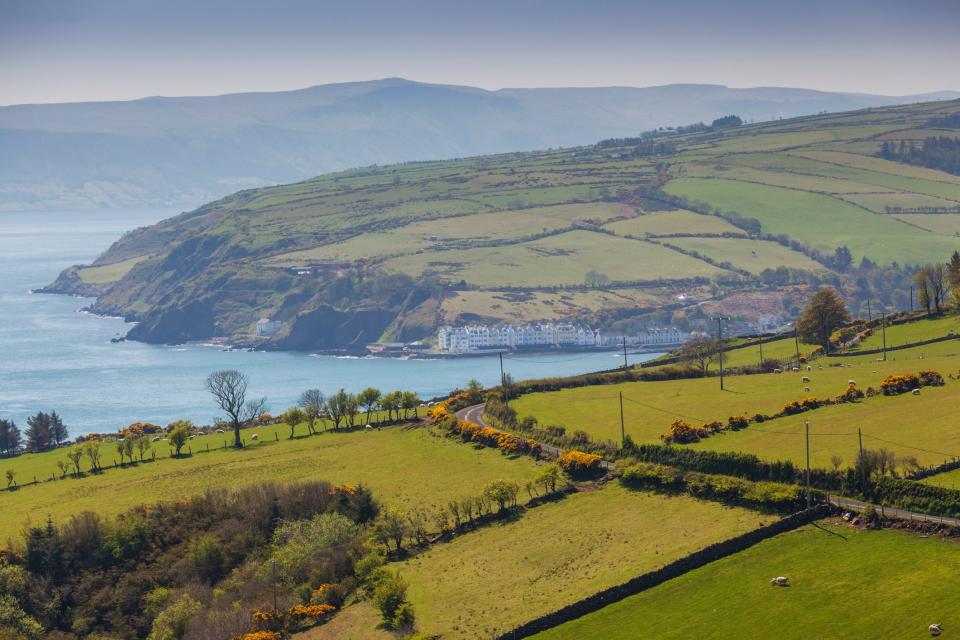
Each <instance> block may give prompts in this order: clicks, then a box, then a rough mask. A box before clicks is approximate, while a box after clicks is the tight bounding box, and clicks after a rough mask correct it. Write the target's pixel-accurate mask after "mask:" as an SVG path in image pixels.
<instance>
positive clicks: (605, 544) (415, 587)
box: [392, 484, 772, 640]
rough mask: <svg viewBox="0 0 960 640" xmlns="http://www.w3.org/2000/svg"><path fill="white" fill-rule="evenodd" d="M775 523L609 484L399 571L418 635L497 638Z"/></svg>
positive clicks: (458, 541)
mask: <svg viewBox="0 0 960 640" xmlns="http://www.w3.org/2000/svg"><path fill="white" fill-rule="evenodd" d="M771 519H772V517H771V516H764V515H761V514H758V513H755V512H752V511H748V510H745V509H740V508H731V507H725V506H722V505H720V504H717V503H712V502H704V501H700V500H695V499H693V498H688V497H683V496H679V497H668V496H663V495H659V494H654V493H644V492H633V491H629V490H627V489H623V488H621V487H619V486H616V485H612V484H611V485H607V486H605V487H604V488H602V489H599V490H595V491H590V492H584V493H577V494H573V495H570V496H568V497H567V498H565V499H563V500H561V501H559V502H556V503H550V504H546V505H543V506H540V507H536V508H534V509H530V510H528V511H527V512H526V513H524V514H523V515H522V516H521V517H519V518H518V519H516V520H514V521H507V522H503V523H500V524H494V525H491V526H488V527H485V528H483V529H479V530H477V531H474V532H471V533H468V534H466V535H463V536H461V537H458V538H454V539H453V540H452V541H451V542H449V543H444V544H438V545H434V546H433V547H431V548H430V549H429V550H427V551H425V552H424V553H422V554H420V555H417V556H415V557H414V558H412V559H410V560H406V561H404V562H401V563H397V564H395V565H392V568H395V569H397V570H398V571H399V572H400V574H401V575H402V576H403V577H404V578H405V579H406V580H407V581H408V582H409V584H410V591H409V598H410V601H411V602H412V603H413V605H414V607H415V608H416V611H417V619H418V626H419V628H420V629H422V630H423V631H425V632H427V633H433V634H440V635H441V636H442V637H443V638H449V639H451V640H453V639H468V638H469V639H473V638H489V637H492V636H493V635H494V634H496V633H497V632H502V631H505V630H506V629H508V628H510V627H511V626H514V625H516V624H519V623H522V622H524V621H526V620H529V619H531V618H533V617H535V616H538V615H542V614H544V613H548V612H550V611H552V610H554V609H557V608H559V607H561V606H563V605H566V604H569V603H570V602H573V601H575V600H578V599H580V598H582V597H584V596H587V595H589V594H591V593H594V592H596V591H599V590H601V589H604V588H607V587H610V586H613V585H615V584H618V583H620V582H623V581H625V580H628V579H629V578H631V577H633V576H635V575H638V574H640V573H643V572H645V571H648V570H650V569H654V568H656V567H659V566H662V565H664V564H666V563H668V562H670V561H672V560H674V559H676V558H679V557H681V556H683V555H686V554H688V553H690V552H692V551H695V550H696V549H699V548H701V547H703V546H704V545H707V544H710V543H713V542H717V541H719V540H723V539H726V538H729V537H732V536H734V535H737V534H739V533H742V532H743V531H746V530H749V529H752V528H755V527H757V526H759V525H761V524H764V523H766V522H769V521H770V520H771Z"/></svg>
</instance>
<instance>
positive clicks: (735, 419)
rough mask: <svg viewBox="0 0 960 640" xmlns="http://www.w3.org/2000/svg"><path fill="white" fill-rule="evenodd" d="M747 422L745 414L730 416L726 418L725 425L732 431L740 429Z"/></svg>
mask: <svg viewBox="0 0 960 640" xmlns="http://www.w3.org/2000/svg"><path fill="white" fill-rule="evenodd" d="M749 423H750V421H749V420H748V419H747V418H746V416H730V418H729V419H728V420H727V427H729V428H730V429H732V430H733V431H739V430H740V429H743V428H744V427H746V426H747V425H748V424H749Z"/></svg>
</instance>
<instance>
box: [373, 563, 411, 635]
mask: <svg viewBox="0 0 960 640" xmlns="http://www.w3.org/2000/svg"><path fill="white" fill-rule="evenodd" d="M406 600H407V583H406V582H404V580H403V578H401V577H400V574H399V573H393V572H389V571H388V572H386V573H385V575H384V576H383V577H382V578H381V579H380V581H379V583H377V586H376V588H375V589H374V590H373V603H374V604H375V605H377V609H379V610H380V615H381V616H383V621H384V622H385V623H386V624H387V626H390V627H392V626H393V620H394V616H396V614H397V610H398V609H400V607H401V605H403V603H404V602H406Z"/></svg>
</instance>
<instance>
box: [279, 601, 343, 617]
mask: <svg viewBox="0 0 960 640" xmlns="http://www.w3.org/2000/svg"><path fill="white" fill-rule="evenodd" d="M336 610H337V608H336V607H334V606H333V605H329V604H295V605H293V606H292V607H291V608H290V611H289V612H288V615H289V616H290V617H292V618H310V619H311V620H323V619H324V618H326V617H327V616H329V615H330V614H331V613H333V612H334V611H336Z"/></svg>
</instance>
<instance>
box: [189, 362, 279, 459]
mask: <svg viewBox="0 0 960 640" xmlns="http://www.w3.org/2000/svg"><path fill="white" fill-rule="evenodd" d="M249 382H250V380H249V378H247V376H246V375H245V374H242V373H240V372H239V371H236V370H234V369H221V370H220V371H214V372H213V373H211V374H210V375H209V376H208V377H207V382H206V384H205V385H204V386H205V387H206V389H207V391H209V392H210V395H212V396H213V398H214V400H215V401H216V402H217V406H218V407H220V409H221V411H223V412H224V413H225V414H227V417H228V418H229V419H230V426H232V427H233V446H235V447H242V446H243V442H242V441H241V440H240V427H241V426H243V424H244V423H245V422H247V421H248V420H251V419H252V418H256V417H257V416H259V415H260V413H261V412H262V411H263V408H264V406H265V405H266V403H267V399H266V398H260V399H258V400H251V401H250V402H247V385H248V384H249Z"/></svg>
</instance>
